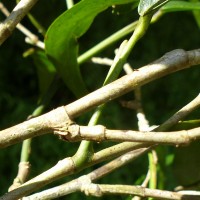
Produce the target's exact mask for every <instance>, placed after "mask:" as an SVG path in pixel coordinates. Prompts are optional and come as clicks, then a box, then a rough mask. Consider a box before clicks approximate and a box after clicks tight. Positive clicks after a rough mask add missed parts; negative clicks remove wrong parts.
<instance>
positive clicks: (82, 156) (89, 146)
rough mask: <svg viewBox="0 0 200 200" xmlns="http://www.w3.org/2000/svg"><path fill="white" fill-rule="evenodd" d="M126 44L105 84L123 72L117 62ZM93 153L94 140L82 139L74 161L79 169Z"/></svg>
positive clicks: (93, 120) (96, 114) (95, 116)
mask: <svg viewBox="0 0 200 200" xmlns="http://www.w3.org/2000/svg"><path fill="white" fill-rule="evenodd" d="M125 45H126V41H125V42H123V43H122V44H121V46H120V48H119V52H118V53H117V55H116V57H115V62H114V63H113V65H112V66H111V68H110V70H109V72H108V75H107V77H106V79H105V81H104V83H103V86H104V85H106V84H108V83H110V82H111V81H113V80H115V79H117V77H118V75H119V73H120V72H121V70H122V68H119V65H117V63H118V62H119V61H120V60H119V57H120V54H121V52H122V51H123V49H124V46H125ZM103 108H104V105H101V106H99V107H97V109H96V111H95V112H94V114H93V115H92V117H91V119H90V121H89V124H88V126H94V125H96V124H97V122H98V120H99V118H100V116H101V114H102V111H103ZM93 154H94V150H93V142H91V141H82V142H81V144H80V146H79V148H78V150H77V152H76V154H75V155H74V162H75V165H76V168H77V169H78V170H81V168H82V167H84V165H85V164H86V163H87V162H89V161H90V160H91V159H92V156H93Z"/></svg>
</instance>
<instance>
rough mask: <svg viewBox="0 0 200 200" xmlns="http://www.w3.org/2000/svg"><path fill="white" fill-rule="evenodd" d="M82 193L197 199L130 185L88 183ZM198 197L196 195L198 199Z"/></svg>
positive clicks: (191, 196)
mask: <svg viewBox="0 0 200 200" xmlns="http://www.w3.org/2000/svg"><path fill="white" fill-rule="evenodd" d="M82 191H84V192H85V194H86V195H92V196H97V197H102V196H103V195H107V194H109V195H110V194H112V195H113V194H120V195H122V194H126V195H127V194H130V195H137V196H141V197H153V198H155V199H166V200H167V199H169V200H170V199H171V200H182V199H184V200H192V199H197V195H186V194H180V193H177V192H170V191H166V190H158V189H149V188H144V187H142V186H130V185H106V184H93V183H90V182H89V181H88V183H87V184H84V185H83V186H82ZM199 197H200V195H198V198H199Z"/></svg>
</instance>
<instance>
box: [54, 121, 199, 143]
mask: <svg viewBox="0 0 200 200" xmlns="http://www.w3.org/2000/svg"><path fill="white" fill-rule="evenodd" d="M62 129H63V128H62ZM64 129H65V128H64ZM55 133H56V134H58V135H59V136H60V137H61V138H62V139H64V140H67V141H70V142H77V141H81V140H83V139H84V140H90V141H96V142H102V141H107V140H111V141H117V142H124V141H127V142H128V141H129V142H146V143H156V144H173V145H183V144H184V145H186V144H189V143H190V142H191V141H194V140H197V139H199V138H200V128H194V129H190V130H182V131H172V132H152V131H151V132H145V131H131V130H109V129H106V127H104V126H102V125H97V126H79V125H77V124H72V125H71V126H68V128H67V131H62V130H61V131H55Z"/></svg>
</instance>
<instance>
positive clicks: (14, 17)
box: [0, 0, 37, 45]
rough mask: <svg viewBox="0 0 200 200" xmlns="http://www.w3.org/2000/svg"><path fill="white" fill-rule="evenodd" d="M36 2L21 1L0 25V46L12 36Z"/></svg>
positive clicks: (34, 0) (30, 0)
mask: <svg viewBox="0 0 200 200" xmlns="http://www.w3.org/2000/svg"><path fill="white" fill-rule="evenodd" d="M36 2H37V0H21V1H20V2H19V3H18V4H17V6H16V7H15V8H14V9H13V11H12V12H11V14H10V16H9V17H7V19H6V20H5V21H4V22H2V23H1V24H0V45H2V44H3V42H4V41H5V40H6V39H7V38H8V37H9V36H10V35H11V34H12V32H13V30H14V29H15V27H16V26H17V24H18V23H19V22H20V21H21V20H22V19H23V18H24V16H25V15H26V14H27V13H28V12H29V10H30V9H31V8H32V7H33V6H34V5H35V3H36Z"/></svg>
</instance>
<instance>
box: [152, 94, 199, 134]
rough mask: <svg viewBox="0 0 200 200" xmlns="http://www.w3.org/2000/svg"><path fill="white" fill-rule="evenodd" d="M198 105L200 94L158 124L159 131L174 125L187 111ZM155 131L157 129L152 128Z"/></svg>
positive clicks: (189, 111) (194, 108)
mask: <svg viewBox="0 0 200 200" xmlns="http://www.w3.org/2000/svg"><path fill="white" fill-rule="evenodd" d="M198 107H200V94H198V96H197V97H196V98H194V99H193V100H192V101H190V102H189V103H188V104H187V105H186V106H184V107H183V108H181V109H180V110H179V111H178V112H176V113H175V114H174V115H173V116H172V117H170V118H169V119H168V120H167V121H165V122H164V123H163V124H162V125H160V126H159V128H158V129H159V131H165V130H169V129H170V128H171V127H172V126H174V125H176V124H177V123H178V122H179V121H180V120H183V118H185V117H186V116H187V115H188V114H189V113H191V112H192V111H194V110H196V109H197V108H198ZM154 130H155V131H156V130H157V129H154Z"/></svg>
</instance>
